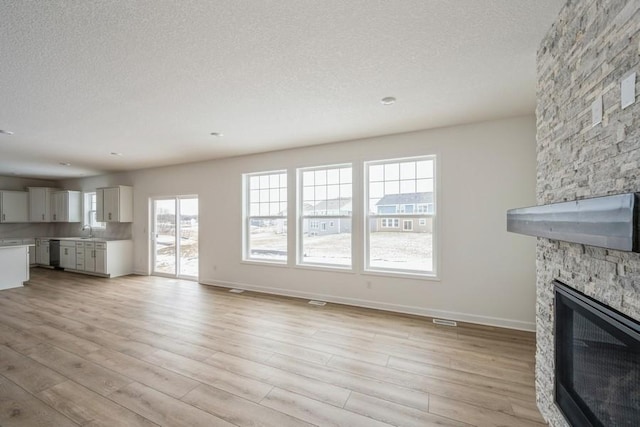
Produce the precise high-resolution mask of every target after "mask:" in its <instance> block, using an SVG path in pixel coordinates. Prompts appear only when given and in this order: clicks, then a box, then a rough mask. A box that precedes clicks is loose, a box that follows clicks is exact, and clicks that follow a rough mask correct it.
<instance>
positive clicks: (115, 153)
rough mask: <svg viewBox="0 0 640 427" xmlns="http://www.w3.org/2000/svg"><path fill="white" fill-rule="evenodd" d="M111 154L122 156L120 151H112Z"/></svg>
mask: <svg viewBox="0 0 640 427" xmlns="http://www.w3.org/2000/svg"><path fill="white" fill-rule="evenodd" d="M111 155H112V156H122V153H118V152H115V151H112V152H111Z"/></svg>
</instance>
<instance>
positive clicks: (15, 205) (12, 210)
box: [0, 191, 29, 222]
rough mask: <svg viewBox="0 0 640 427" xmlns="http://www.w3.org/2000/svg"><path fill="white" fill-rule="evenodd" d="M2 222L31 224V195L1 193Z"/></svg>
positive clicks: (0, 217)
mask: <svg viewBox="0 0 640 427" xmlns="http://www.w3.org/2000/svg"><path fill="white" fill-rule="evenodd" d="M0 222H29V193H27V192H26V191H0Z"/></svg>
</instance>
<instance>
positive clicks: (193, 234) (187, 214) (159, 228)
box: [151, 196, 199, 280]
mask: <svg viewBox="0 0 640 427" xmlns="http://www.w3.org/2000/svg"><path fill="white" fill-rule="evenodd" d="M152 200H153V203H152V209H153V215H152V224H151V230H152V233H151V236H152V245H151V246H152V255H153V257H152V258H153V260H152V263H153V269H152V274H154V275H157V276H167V277H178V278H184V279H193V280H197V279H198V224H199V218H198V197H197V196H171V197H162V198H155V199H152Z"/></svg>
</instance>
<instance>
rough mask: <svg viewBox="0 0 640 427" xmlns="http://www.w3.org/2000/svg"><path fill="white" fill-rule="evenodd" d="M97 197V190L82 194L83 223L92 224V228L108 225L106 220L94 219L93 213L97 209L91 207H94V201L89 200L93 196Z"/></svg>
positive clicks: (101, 227) (102, 227)
mask: <svg viewBox="0 0 640 427" xmlns="http://www.w3.org/2000/svg"><path fill="white" fill-rule="evenodd" d="M93 197H96V198H97V192H95V191H85V192H84V193H83V194H82V225H83V226H85V225H89V226H91V228H92V229H93V230H96V229H104V228H106V227H107V223H106V222H100V221H94V220H93V218H95V217H96V216H95V215H91V213H92V212H96V213H97V211H96V210H95V209H91V208H92V206H91V205H92V204H93V202H92V201H90V200H89V198H93ZM95 207H96V209H97V208H98V200H96V206H95Z"/></svg>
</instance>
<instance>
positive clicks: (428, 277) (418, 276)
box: [362, 269, 441, 282]
mask: <svg viewBox="0 0 640 427" xmlns="http://www.w3.org/2000/svg"><path fill="white" fill-rule="evenodd" d="M362 275H363V276H382V277H397V278H402V279H413V280H420V281H427V282H440V281H441V280H440V277H438V276H437V275H435V274H429V273H409V272H401V271H390V270H367V269H365V270H363V271H362Z"/></svg>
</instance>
